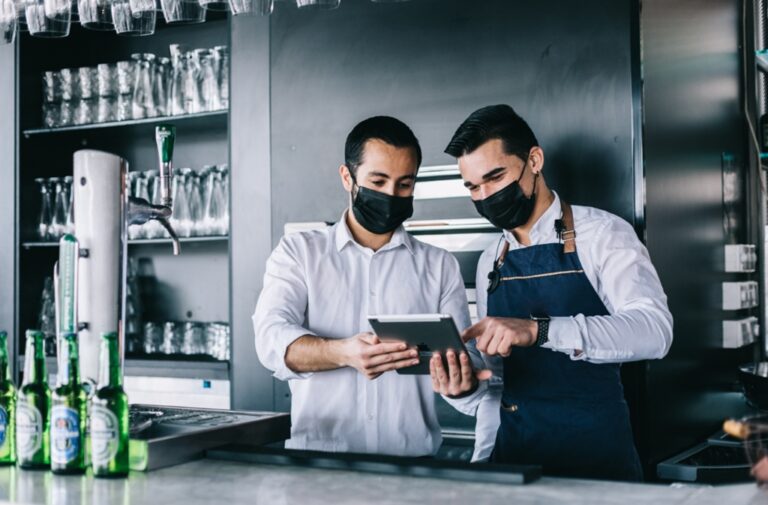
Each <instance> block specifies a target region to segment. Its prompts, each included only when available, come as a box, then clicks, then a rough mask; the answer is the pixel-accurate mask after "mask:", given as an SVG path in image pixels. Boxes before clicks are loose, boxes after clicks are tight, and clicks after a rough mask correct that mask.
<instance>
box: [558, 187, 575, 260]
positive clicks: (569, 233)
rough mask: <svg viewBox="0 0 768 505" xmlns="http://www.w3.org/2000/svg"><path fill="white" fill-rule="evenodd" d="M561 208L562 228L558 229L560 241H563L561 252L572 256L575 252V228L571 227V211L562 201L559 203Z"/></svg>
mask: <svg viewBox="0 0 768 505" xmlns="http://www.w3.org/2000/svg"><path fill="white" fill-rule="evenodd" d="M560 206H561V207H562V208H563V221H562V225H563V226H562V228H558V233H559V235H560V240H562V241H563V252H565V254H572V253H575V252H576V228H575V227H574V226H573V209H571V206H570V205H569V204H568V203H567V202H564V201H562V200H561V201H560Z"/></svg>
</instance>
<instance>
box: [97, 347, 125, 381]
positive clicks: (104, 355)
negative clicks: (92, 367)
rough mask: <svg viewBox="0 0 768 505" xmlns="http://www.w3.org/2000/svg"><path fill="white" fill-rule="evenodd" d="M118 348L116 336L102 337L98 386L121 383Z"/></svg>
mask: <svg viewBox="0 0 768 505" xmlns="http://www.w3.org/2000/svg"><path fill="white" fill-rule="evenodd" d="M120 372H121V370H120V349H119V346H118V342H117V338H116V337H106V336H105V337H102V341H101V362H100V363H99V384H98V387H99V388H103V387H106V386H110V387H118V386H122V385H123V374H122V373H120Z"/></svg>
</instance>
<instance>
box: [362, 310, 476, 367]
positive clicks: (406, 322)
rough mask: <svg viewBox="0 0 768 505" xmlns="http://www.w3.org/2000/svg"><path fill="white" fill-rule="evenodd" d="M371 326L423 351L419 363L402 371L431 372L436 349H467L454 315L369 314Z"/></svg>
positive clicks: (383, 337) (385, 336)
mask: <svg viewBox="0 0 768 505" xmlns="http://www.w3.org/2000/svg"><path fill="white" fill-rule="evenodd" d="M368 321H369V322H370V323H371V327H372V328H373V331H374V332H375V333H376V335H377V336H378V337H379V339H380V340H382V341H384V342H392V341H399V342H405V343H406V344H408V346H410V347H416V348H417V349H418V351H419V364H418V365H413V366H409V367H406V368H400V369H398V370H397V373H400V374H409V375H412V374H426V375H429V360H430V358H432V354H433V353H434V352H435V351H439V352H440V353H441V354H442V355H443V366H445V367H446V370H447V364H446V363H445V351H447V350H449V349H452V350H454V351H455V352H456V353H457V354H458V353H460V352H462V351H466V350H467V349H466V347H464V342H463V341H462V340H461V335H460V334H459V330H458V329H457V328H456V323H455V322H454V321H453V318H452V317H451V316H449V315H447V314H403V315H382V316H368Z"/></svg>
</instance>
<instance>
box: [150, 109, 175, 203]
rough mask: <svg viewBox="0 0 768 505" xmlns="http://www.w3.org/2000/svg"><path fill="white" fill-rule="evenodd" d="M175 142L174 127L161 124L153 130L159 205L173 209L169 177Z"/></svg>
mask: <svg viewBox="0 0 768 505" xmlns="http://www.w3.org/2000/svg"><path fill="white" fill-rule="evenodd" d="M175 140H176V127H175V126H173V125H170V124H161V125H158V126H157V127H156V128H155V141H156V142H157V156H158V161H159V162H160V203H161V204H162V205H166V206H168V207H171V208H172V207H173V197H172V196H171V176H172V175H173V173H172V172H173V144H174V141H175Z"/></svg>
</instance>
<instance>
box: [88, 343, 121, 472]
mask: <svg viewBox="0 0 768 505" xmlns="http://www.w3.org/2000/svg"><path fill="white" fill-rule="evenodd" d="M96 387H97V390H96V394H94V395H93V397H92V398H91V467H92V468H93V475H94V476H96V477H124V476H126V475H128V469H129V467H128V465H129V459H128V440H129V438H128V429H129V426H128V395H126V394H125V391H123V374H122V370H121V368H120V350H119V347H118V341H117V333H105V334H103V335H102V336H101V355H100V356H99V383H98V384H97V386H96Z"/></svg>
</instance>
